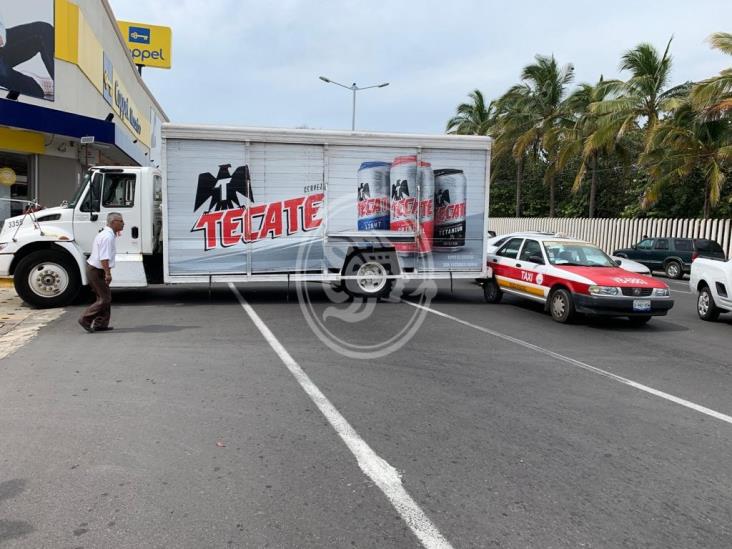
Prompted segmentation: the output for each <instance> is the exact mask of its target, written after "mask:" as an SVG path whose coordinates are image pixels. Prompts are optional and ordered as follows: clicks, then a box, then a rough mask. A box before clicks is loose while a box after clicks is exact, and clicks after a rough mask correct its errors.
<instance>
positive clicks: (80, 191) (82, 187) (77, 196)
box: [66, 172, 91, 208]
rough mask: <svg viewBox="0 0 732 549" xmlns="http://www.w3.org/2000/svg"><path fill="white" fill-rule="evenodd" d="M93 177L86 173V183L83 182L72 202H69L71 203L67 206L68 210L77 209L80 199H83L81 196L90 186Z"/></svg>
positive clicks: (75, 192)
mask: <svg viewBox="0 0 732 549" xmlns="http://www.w3.org/2000/svg"><path fill="white" fill-rule="evenodd" d="M90 177H91V173H90V172H86V174H85V175H84V181H82V182H81V185H79V188H78V189H76V191H74V196H73V197H71V200H69V203H68V204H67V205H66V207H67V208H75V207H76V204H77V203H78V202H79V199H80V198H81V195H82V194H84V189H86V186H87V185H88V184H89V178H90Z"/></svg>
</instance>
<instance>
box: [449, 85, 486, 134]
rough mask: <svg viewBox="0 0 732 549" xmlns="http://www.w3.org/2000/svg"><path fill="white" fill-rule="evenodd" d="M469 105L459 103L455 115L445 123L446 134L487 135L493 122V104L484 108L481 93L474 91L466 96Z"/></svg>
mask: <svg viewBox="0 0 732 549" xmlns="http://www.w3.org/2000/svg"><path fill="white" fill-rule="evenodd" d="M468 97H470V99H471V102H470V103H461V104H460V105H458V107H457V114H456V115H455V116H453V117H452V118H451V119H450V120H448V122H447V128H446V131H447V133H451V134H460V135H487V134H488V130H489V129H490V127H491V125H492V124H493V122H494V115H495V109H494V107H493V103H490V104H489V105H487V106H486V103H485V99H483V93H482V92H481V91H480V90H478V89H476V90H473V91H472V92H470V93H469V94H468Z"/></svg>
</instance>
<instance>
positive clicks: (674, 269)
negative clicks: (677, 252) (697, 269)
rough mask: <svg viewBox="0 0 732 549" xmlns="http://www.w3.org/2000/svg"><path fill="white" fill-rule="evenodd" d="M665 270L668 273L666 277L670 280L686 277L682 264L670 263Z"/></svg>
mask: <svg viewBox="0 0 732 549" xmlns="http://www.w3.org/2000/svg"><path fill="white" fill-rule="evenodd" d="M663 270H664V271H666V276H667V277H669V278H675V279H677V280H678V279H679V278H683V276H684V269H682V268H681V263H679V262H678V261H669V262H668V263H666V266H665V267H664V269H663Z"/></svg>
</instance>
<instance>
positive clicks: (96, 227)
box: [74, 169, 144, 254]
mask: <svg viewBox="0 0 732 549" xmlns="http://www.w3.org/2000/svg"><path fill="white" fill-rule="evenodd" d="M140 196H141V189H140V181H139V174H138V172H136V171H133V170H122V169H120V170H115V171H110V172H104V171H97V172H96V173H94V175H93V177H92V178H91V182H90V184H89V186H88V188H87V191H86V194H85V196H84V197H83V198H82V199H81V200H80V201H79V204H78V206H77V209H76V211H75V212H74V238H75V239H76V241H77V243H78V244H79V246H80V247H81V249H82V250H83V251H84V252H85V253H86V254H90V253H91V249H92V243H93V242H94V237H96V235H97V233H98V232H99V231H101V230H102V229H103V228H104V227H105V226H106V224H107V215H108V214H110V213H111V212H117V213H120V214H122V217H123V218H124V220H125V228H124V230H123V231H122V235H121V236H120V237H119V238H118V239H117V243H116V244H117V254H139V253H141V246H140V243H141V241H142V240H141V237H142V235H141V232H142V231H143V230H144V228H143V227H142V226H141V213H140V211H141V208H140Z"/></svg>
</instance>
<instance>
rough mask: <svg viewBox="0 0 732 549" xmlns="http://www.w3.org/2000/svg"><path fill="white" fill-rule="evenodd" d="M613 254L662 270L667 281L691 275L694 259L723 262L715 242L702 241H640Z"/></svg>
mask: <svg viewBox="0 0 732 549" xmlns="http://www.w3.org/2000/svg"><path fill="white" fill-rule="evenodd" d="M613 255H616V256H619V257H627V258H628V259H632V260H634V261H637V262H638V263H642V264H643V265H645V266H646V267H648V268H649V269H651V271H654V270H663V271H664V272H665V273H666V276H668V277H669V278H677V279H678V278H683V276H684V273H689V272H691V263H692V262H693V261H694V260H695V259H696V258H697V257H711V258H717V259H726V257H725V254H724V250H723V249H722V246H720V245H719V243H717V242H715V241H714V240H708V239H706V238H674V237H660V238H643V240H641V241H640V242H638V243H637V244H634V245H633V246H631V247H630V248H623V249H621V250H615V251H614V252H613Z"/></svg>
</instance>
